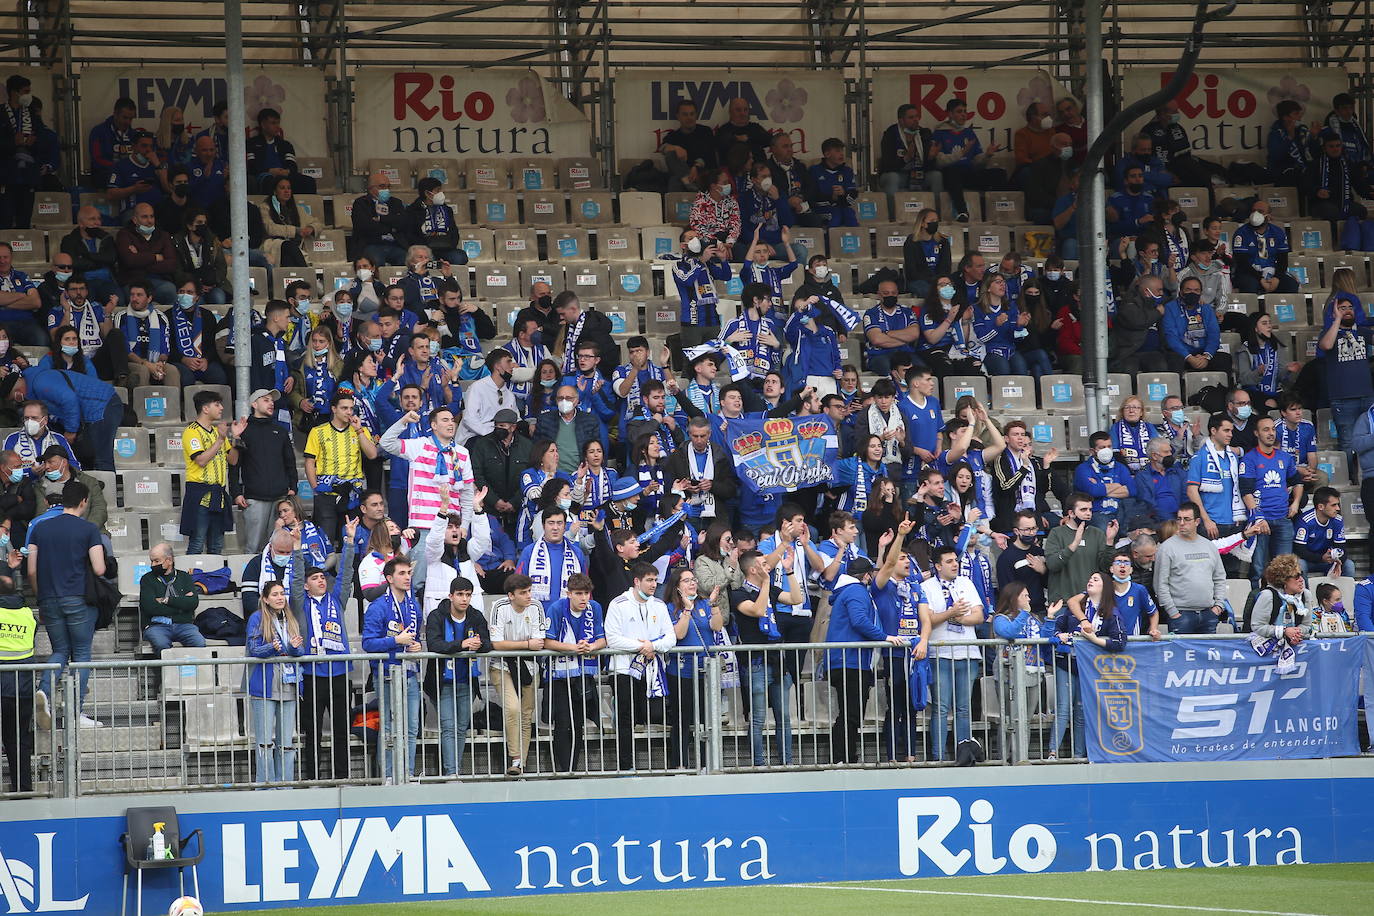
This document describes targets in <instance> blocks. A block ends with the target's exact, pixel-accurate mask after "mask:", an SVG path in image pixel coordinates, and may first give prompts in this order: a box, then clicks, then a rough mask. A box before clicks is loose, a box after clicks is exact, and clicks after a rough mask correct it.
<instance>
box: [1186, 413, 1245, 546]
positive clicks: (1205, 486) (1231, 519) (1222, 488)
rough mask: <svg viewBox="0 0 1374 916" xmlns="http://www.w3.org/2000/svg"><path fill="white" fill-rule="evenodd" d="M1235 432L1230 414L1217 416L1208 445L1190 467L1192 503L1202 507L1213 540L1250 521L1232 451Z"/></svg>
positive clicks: (1206, 530)
mask: <svg viewBox="0 0 1374 916" xmlns="http://www.w3.org/2000/svg"><path fill="white" fill-rule="evenodd" d="M1233 428H1234V424H1233V423H1232V422H1231V418H1230V417H1228V416H1227V415H1226V414H1213V415H1212V416H1211V418H1210V419H1208V421H1207V441H1206V442H1205V443H1203V446H1202V448H1200V449H1199V450H1198V453H1197V454H1196V455H1194V456H1193V460H1192V461H1190V462H1189V463H1188V490H1187V493H1188V500H1189V502H1191V503H1193V504H1195V505H1197V506H1198V516H1199V518H1200V520H1201V522H1202V530H1203V532H1204V533H1205V534H1206V535H1207V537H1209V538H1212V539H1213V540H1215V539H1216V538H1220V537H1224V536H1226V535H1229V534H1234V533H1235V532H1236V531H1238V530H1239V528H1238V525H1239V524H1240V523H1241V522H1243V521H1245V517H1246V512H1245V503H1244V501H1243V500H1242V499H1241V485H1240V456H1239V455H1238V454H1237V452H1236V450H1235V449H1232V448H1231V435H1232V432H1233Z"/></svg>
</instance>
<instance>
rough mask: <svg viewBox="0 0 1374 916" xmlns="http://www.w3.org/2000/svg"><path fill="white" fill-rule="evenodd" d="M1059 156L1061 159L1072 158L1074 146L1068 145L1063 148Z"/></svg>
mask: <svg viewBox="0 0 1374 916" xmlns="http://www.w3.org/2000/svg"><path fill="white" fill-rule="evenodd" d="M1059 158H1060V159H1072V158H1073V147H1072V146H1066V147H1064V148H1063V149H1061V150H1060V151H1059Z"/></svg>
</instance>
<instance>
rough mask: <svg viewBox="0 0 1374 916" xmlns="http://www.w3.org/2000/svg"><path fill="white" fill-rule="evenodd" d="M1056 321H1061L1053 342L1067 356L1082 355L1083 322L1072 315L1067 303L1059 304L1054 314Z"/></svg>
mask: <svg viewBox="0 0 1374 916" xmlns="http://www.w3.org/2000/svg"><path fill="white" fill-rule="evenodd" d="M1054 318H1055V320H1056V321H1062V322H1063V324H1061V325H1060V326H1059V330H1058V332H1056V336H1055V343H1056V345H1057V349H1058V350H1059V352H1060V353H1064V354H1067V355H1069V356H1082V355H1083V322H1081V321H1079V320H1078V319H1077V318H1075V317H1074V316H1073V312H1071V311H1069V307H1068V306H1067V305H1061V306H1060V307H1059V311H1058V312H1057V313H1055V316H1054Z"/></svg>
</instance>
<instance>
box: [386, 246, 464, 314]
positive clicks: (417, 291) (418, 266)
mask: <svg viewBox="0 0 1374 916" xmlns="http://www.w3.org/2000/svg"><path fill="white" fill-rule="evenodd" d="M405 262H406V272H405V274H403V275H402V276H401V279H400V280H399V281H398V283H397V285H398V286H400V287H401V289H402V290H403V291H404V292H405V302H404V304H405V307H406V308H407V309H408V310H410V311H411V312H413V313H415V314H416V315H421V316H427V315H428V314H429V311H430V310H431V309H434V310H438V309H439V308H440V307H441V306H440V302H439V300H440V298H441V297H442V295H443V293H444V291H445V290H449V289H461V287H460V286H459V283H458V280H457V279H456V278H455V277H454V276H453V264H451V263H450V262H449V261H447V260H440V261H438V262H437V263H436V261H435V253H434V252H433V251H432V250H431V249H430V248H429V246H428V245H411V246H410V247H409V248H408V249H406V257H405ZM459 263H460V264H466V263H467V259H466V258H464V260H462V261H460V262H459ZM432 270H438V271H439V273H438V274H437V275H436V274H434V273H431V271H432ZM465 273H466V272H465ZM465 278H466V277H465Z"/></svg>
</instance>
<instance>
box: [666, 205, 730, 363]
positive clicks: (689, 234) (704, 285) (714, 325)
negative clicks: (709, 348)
mask: <svg viewBox="0 0 1374 916" xmlns="http://www.w3.org/2000/svg"><path fill="white" fill-rule="evenodd" d="M678 242H679V244H680V245H681V246H682V255H681V257H679V258H677V259H676V260H674V261H673V284H674V285H675V286H676V287H677V295H678V321H679V322H680V324H681V327H680V329H679V331H678V333H679V335H680V337H681V342H682V346H683V347H684V348H686V347H695V346H696V345H698V344H700V343H702V342H703V341H706V340H710V339H712V338H714V337H718V336H720V313H719V311H718V306H717V303H718V302H719V296H718V295H717V293H716V285H715V282H714V281H716V280H719V281H720V282H722V283H728V282H729V281H730V278H731V276H733V273H732V271H731V269H730V260H729V258H730V252H729V249H728V248H726V247H725V246H724V245H723V244H719V243H715V242H714V240H713V239H711V238H709V237H706V238H703V237H702V235H701V234H700V233H699V232H697V231H696V230H695V229H684V230H683V231H682V234H681V236H679V238H678ZM664 257H665V258H666V257H667V256H666V255H665V256H664Z"/></svg>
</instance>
